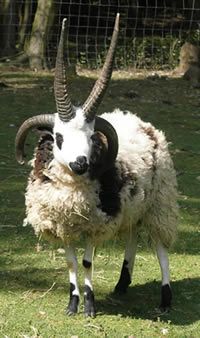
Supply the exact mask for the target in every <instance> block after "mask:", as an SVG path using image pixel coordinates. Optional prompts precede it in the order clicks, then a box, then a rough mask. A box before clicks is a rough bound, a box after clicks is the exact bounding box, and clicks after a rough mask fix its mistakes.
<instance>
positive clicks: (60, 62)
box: [54, 19, 75, 122]
mask: <svg viewBox="0 0 200 338" xmlns="http://www.w3.org/2000/svg"><path fill="white" fill-rule="evenodd" d="M66 22H67V19H63V22H62V29H61V35H60V41H59V45H58V51H57V56H56V69H55V79H54V94H55V100H56V107H57V112H58V114H59V117H60V119H61V120H62V121H63V122H68V121H70V120H71V119H72V118H73V117H74V116H75V111H74V108H73V105H72V103H71V100H70V97H69V94H68V85H67V79H66V73H65V62H64V40H65V31H66Z"/></svg>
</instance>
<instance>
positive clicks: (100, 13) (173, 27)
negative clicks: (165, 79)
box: [0, 0, 200, 68]
mask: <svg viewBox="0 0 200 338" xmlns="http://www.w3.org/2000/svg"><path fill="white" fill-rule="evenodd" d="M3 2H5V3H7V10H5V6H4V7H3ZM40 2H41V1H40V0H38V1H36V0H16V1H14V0H9V1H8V0H7V1H2V4H1V5H0V9H1V11H0V48H1V60H5V59H6V60H8V59H9V60H10V59H12V58H15V56H16V54H23V53H25V54H28V53H27V49H28V45H29V41H30V39H31V35H32V34H33V27H34V21H35V17H36V13H37V12H38V10H39V9H40V10H41V8H42V7H41V8H40ZM45 2H46V4H47V3H49V4H50V3H51V5H52V6H51V10H50V11H49V13H48V20H47V29H46V33H44V32H43V29H44V27H42V26H43V24H40V29H38V30H39V32H36V33H38V35H39V34H41V35H42V34H43V33H44V34H43V35H44V36H43V40H44V41H43V46H42V53H43V54H44V58H45V65H46V66H48V67H54V64H55V56H56V50H57V45H58V38H59V32H60V27H61V21H62V19H63V18H64V17H67V18H68V32H67V37H66V59H67V62H68V64H79V65H81V66H84V67H89V68H98V67H101V65H102V64H103V61H104V57H105V54H106V51H107V49H108V46H109V43H110V38H111V34H112V29H113V24H114V19H115V15H116V12H120V36H119V42H118V48H117V55H116V61H115V66H116V67H117V68H125V67H138V68H143V67H147V68H166V67H168V68H172V67H174V66H175V65H176V64H177V61H178V55H179V51H180V47H181V45H182V44H183V43H184V42H185V41H190V42H193V43H195V44H197V45H198V44H199V41H200V0H172V1H167V0H99V1H95V0H80V1H78V0H68V1H67V0H60V1H58V0H54V1H53V0H47V1H45ZM8 4H9V5H8ZM41 11H42V10H41ZM40 14H41V15H43V16H44V18H45V8H44V9H43V13H40ZM44 22H45V21H44ZM36 36H37V35H36ZM37 41H39V37H38V39H37V38H36V42H35V48H37ZM38 43H39V42H38ZM40 52H41V51H40ZM28 56H30V55H28Z"/></svg>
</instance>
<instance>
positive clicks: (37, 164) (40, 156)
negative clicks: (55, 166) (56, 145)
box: [33, 133, 53, 181]
mask: <svg viewBox="0 0 200 338" xmlns="http://www.w3.org/2000/svg"><path fill="white" fill-rule="evenodd" d="M52 159H53V137H52V135H51V134H49V133H47V134H44V135H42V137H41V139H40V140H39V143H38V147H37V149H36V153H35V161H34V169H33V174H34V176H35V177H36V178H39V179H41V180H42V181H46V180H49V178H48V177H47V176H45V175H44V173H43V171H44V169H46V168H47V166H48V164H49V163H50V162H51V161H52Z"/></svg>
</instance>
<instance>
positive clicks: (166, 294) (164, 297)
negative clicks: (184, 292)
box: [160, 284, 172, 311]
mask: <svg viewBox="0 0 200 338" xmlns="http://www.w3.org/2000/svg"><path fill="white" fill-rule="evenodd" d="M171 301H172V291H171V288H170V286H169V284H165V285H162V288H161V304H160V309H161V310H163V311H166V310H167V309H169V308H170V306H171Z"/></svg>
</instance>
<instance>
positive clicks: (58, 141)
mask: <svg viewBox="0 0 200 338" xmlns="http://www.w3.org/2000/svg"><path fill="white" fill-rule="evenodd" d="M63 141H64V139H63V136H62V134H60V133H56V144H57V147H58V148H59V149H60V150H61V148H62V144H63Z"/></svg>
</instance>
